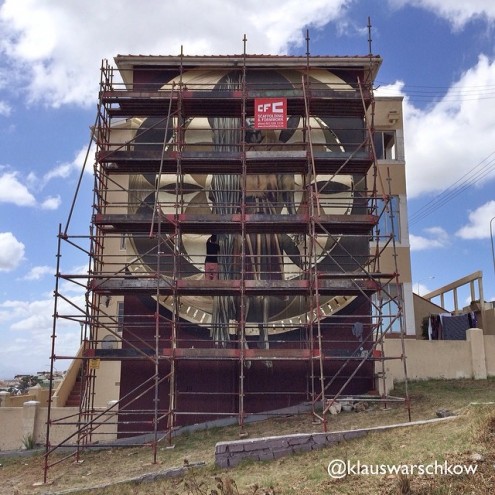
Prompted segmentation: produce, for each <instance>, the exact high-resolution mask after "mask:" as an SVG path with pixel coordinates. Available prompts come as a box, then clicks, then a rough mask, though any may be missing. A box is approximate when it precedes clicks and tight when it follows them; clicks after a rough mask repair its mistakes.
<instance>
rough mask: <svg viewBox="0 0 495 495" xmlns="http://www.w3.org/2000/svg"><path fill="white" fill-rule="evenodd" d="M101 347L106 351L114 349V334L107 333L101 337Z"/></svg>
mask: <svg viewBox="0 0 495 495" xmlns="http://www.w3.org/2000/svg"><path fill="white" fill-rule="evenodd" d="M101 348H102V349H105V350H106V351H108V350H112V349H116V348H117V339H116V338H115V336H114V335H111V334H108V335H105V337H103V340H102V341H101Z"/></svg>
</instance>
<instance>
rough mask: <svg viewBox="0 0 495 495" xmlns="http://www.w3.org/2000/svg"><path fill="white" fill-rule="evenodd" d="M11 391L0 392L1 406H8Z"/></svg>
mask: <svg viewBox="0 0 495 495" xmlns="http://www.w3.org/2000/svg"><path fill="white" fill-rule="evenodd" d="M9 397H10V393H9V392H0V407H7V401H8V400H9Z"/></svg>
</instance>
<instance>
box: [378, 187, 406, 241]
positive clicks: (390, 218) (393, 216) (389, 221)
mask: <svg viewBox="0 0 495 495" xmlns="http://www.w3.org/2000/svg"><path fill="white" fill-rule="evenodd" d="M399 205H400V199H399V196H391V197H390V198H389V200H388V201H387V200H384V199H381V198H378V199H377V200H376V210H377V213H376V214H377V215H379V216H380V220H379V222H378V229H379V230H380V239H383V240H386V238H387V239H388V238H389V237H390V235H391V234H393V235H394V236H395V240H396V241H397V242H400V237H401V236H400V206H399Z"/></svg>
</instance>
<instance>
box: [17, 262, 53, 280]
mask: <svg viewBox="0 0 495 495" xmlns="http://www.w3.org/2000/svg"><path fill="white" fill-rule="evenodd" d="M54 273H55V269H54V268H53V267H51V266H46V265H45V266H34V267H33V268H31V270H29V272H28V273H27V274H26V275H25V276H24V277H23V278H24V280H41V279H42V278H43V277H44V276H45V275H53V274H54Z"/></svg>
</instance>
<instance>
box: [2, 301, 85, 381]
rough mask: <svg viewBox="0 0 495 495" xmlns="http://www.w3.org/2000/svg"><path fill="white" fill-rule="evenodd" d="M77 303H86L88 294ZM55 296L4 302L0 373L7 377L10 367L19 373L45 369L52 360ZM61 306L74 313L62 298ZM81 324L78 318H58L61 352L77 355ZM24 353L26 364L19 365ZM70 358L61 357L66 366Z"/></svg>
mask: <svg viewBox="0 0 495 495" xmlns="http://www.w3.org/2000/svg"><path fill="white" fill-rule="evenodd" d="M72 302H74V304H76V305H78V306H80V307H84V296H80V297H78V298H74V299H73V300H72ZM53 303H54V301H53V298H46V299H40V300H36V301H20V300H10V301H4V302H3V303H0V322H1V323H2V327H3V329H5V330H4V331H2V334H1V335H0V339H1V340H0V344H1V345H0V376H1V377H2V378H5V377H6V374H7V373H10V370H16V372H17V373H20V372H24V373H33V372H36V371H39V370H41V369H45V368H47V367H48V366H49V363H50V345H51V339H50V336H51V334H52V330H53V318H52V314H53V309H54V306H53ZM59 310H60V311H61V312H62V313H64V314H68V313H72V314H73V313H74V309H73V308H72V307H71V306H70V305H69V303H68V302H66V301H62V300H61V301H60V305H59ZM79 336H80V326H79V324H78V323H77V322H72V321H69V320H64V319H58V320H57V353H58V354H59V355H65V356H71V355H74V354H75V352H76V351H77V349H78V347H79ZM21 354H22V361H23V367H22V369H20V368H19V356H20V355H21ZM69 363H70V361H69V360H65V361H57V366H58V367H59V369H60V368H65V367H67V366H68V364H69Z"/></svg>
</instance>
